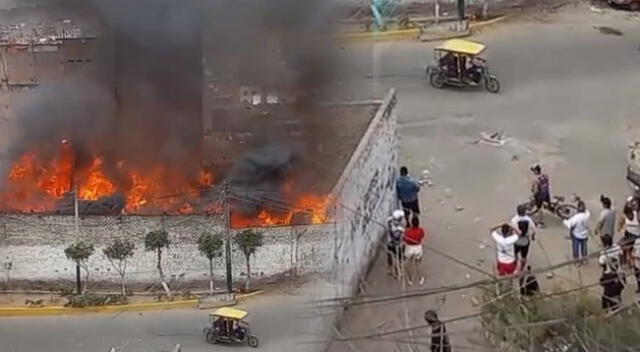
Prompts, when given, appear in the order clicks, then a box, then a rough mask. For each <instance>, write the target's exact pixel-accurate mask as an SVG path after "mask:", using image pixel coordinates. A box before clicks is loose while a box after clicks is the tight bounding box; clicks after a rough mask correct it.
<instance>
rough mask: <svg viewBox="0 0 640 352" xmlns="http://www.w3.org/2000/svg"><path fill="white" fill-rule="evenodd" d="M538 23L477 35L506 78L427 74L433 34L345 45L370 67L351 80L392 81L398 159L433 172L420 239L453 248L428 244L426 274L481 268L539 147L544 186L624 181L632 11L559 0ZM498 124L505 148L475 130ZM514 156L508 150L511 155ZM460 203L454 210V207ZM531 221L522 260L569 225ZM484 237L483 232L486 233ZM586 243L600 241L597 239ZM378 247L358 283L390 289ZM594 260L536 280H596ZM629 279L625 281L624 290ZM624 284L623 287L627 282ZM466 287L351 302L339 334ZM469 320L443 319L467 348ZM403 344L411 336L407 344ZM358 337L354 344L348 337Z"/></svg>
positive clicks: (545, 258) (467, 306) (622, 191)
mask: <svg viewBox="0 0 640 352" xmlns="http://www.w3.org/2000/svg"><path fill="white" fill-rule="evenodd" d="M548 19H549V20H550V21H548V22H546V23H534V22H525V23H523V22H522V21H521V22H519V23H510V24H504V25H500V26H498V27H495V28H492V29H489V30H486V31H485V32H484V33H483V34H482V35H480V36H479V37H477V38H475V39H477V40H480V41H483V42H486V43H487V44H488V45H489V50H488V51H487V58H488V59H489V64H490V66H491V67H492V68H493V71H494V73H495V74H497V75H498V77H499V78H500V80H501V82H502V86H503V92H502V93H501V94H499V95H492V94H490V93H487V92H486V91H483V90H478V91H472V90H460V89H444V90H437V89H434V88H432V87H429V86H427V85H426V84H425V81H424V65H425V63H427V62H428V61H429V60H430V59H431V55H432V53H431V49H432V47H433V44H423V43H385V44H378V45H375V46H370V45H369V46H364V45H363V46H356V47H348V48H345V49H344V50H343V51H344V55H345V56H346V57H350V58H353V59H354V61H353V62H354V63H356V62H360V63H361V62H365V63H366V64H364V65H363V64H354V65H353V66H352V67H351V68H350V71H353V72H359V74H361V75H362V76H366V75H369V76H370V77H371V78H369V79H368V80H367V83H366V84H362V83H358V85H360V86H363V87H365V89H364V90H363V91H362V93H361V94H363V96H366V95H372V96H375V95H379V94H381V93H382V92H384V91H385V90H386V89H388V88H389V87H397V88H398V92H399V110H400V112H399V122H400V136H401V142H400V146H401V160H402V162H403V163H404V164H406V165H408V166H409V168H410V169H411V170H412V171H413V173H414V174H415V175H416V176H419V175H420V173H421V171H422V170H423V169H429V170H430V171H431V173H432V175H433V181H434V183H435V186H434V187H432V188H427V189H425V190H424V191H423V192H422V199H421V200H422V204H423V211H424V214H423V216H422V219H423V221H424V222H426V226H427V228H428V230H429V234H428V237H427V242H428V245H431V246H433V247H434V248H436V249H438V250H439V251H441V252H444V253H445V254H447V255H449V256H450V257H453V258H455V259H456V260H457V261H463V262H465V263H466V264H467V265H469V266H470V267H471V268H470V267H468V266H464V265H461V264H459V263H457V262H456V261H454V260H451V258H447V257H444V256H442V255H440V254H437V253H435V252H433V251H426V258H425V261H424V264H425V269H426V270H428V272H429V275H428V282H427V284H426V287H439V286H443V285H452V284H458V283H466V282H471V281H475V280H479V279H482V278H485V277H486V275H484V274H483V273H482V272H481V271H486V272H491V271H492V270H493V268H492V267H493V263H494V256H495V254H494V250H493V249H492V248H491V247H490V245H491V241H490V240H489V237H488V231H487V229H488V228H489V227H490V226H492V225H494V224H495V223H497V222H499V221H503V220H506V219H507V218H508V217H510V215H511V214H513V212H514V207H515V205H516V204H518V203H521V202H523V201H524V200H526V199H527V196H528V194H527V190H528V182H529V180H528V177H529V174H528V166H529V165H530V164H531V163H533V162H534V161H541V162H542V163H543V165H544V166H545V167H546V169H547V171H548V172H549V173H550V175H551V178H552V188H553V192H555V193H558V194H564V195H569V194H571V193H573V192H576V193H578V194H580V195H581V196H582V197H583V198H584V199H585V200H586V201H587V202H588V206H589V208H590V209H591V210H592V211H593V212H595V213H599V210H600V208H599V204H598V198H599V195H600V194H601V193H605V194H609V195H611V196H613V197H614V199H616V200H618V204H619V201H620V200H622V199H623V198H624V197H626V195H627V192H628V189H627V187H626V183H625V181H624V172H625V165H626V160H625V159H626V155H627V147H626V146H627V144H628V142H629V140H630V139H631V135H632V134H634V133H635V135H636V136H638V137H640V117H639V115H638V111H640V100H638V99H637V90H638V87H640V85H639V83H638V82H640V71H639V70H638V69H637V67H638V64H640V51H638V50H639V47H638V45H640V31H638V28H639V27H638V25H639V24H640V18H638V17H637V16H636V17H631V16H630V15H629V14H628V13H625V12H617V13H614V12H607V13H604V14H596V13H592V12H590V11H589V10H588V9H587V6H584V7H579V8H570V9H565V10H564V11H563V12H562V13H561V14H559V15H558V16H554V17H552V18H548ZM594 25H599V26H602V25H605V26H611V27H615V28H618V29H620V30H622V31H623V32H624V35H623V36H612V35H603V34H601V33H600V32H599V31H597V30H596V29H594V28H593V26H594ZM499 129H502V130H503V131H504V132H506V133H507V134H509V135H510V136H512V137H513V141H512V142H511V143H509V144H508V145H506V146H504V147H502V148H496V147H491V146H486V145H478V144H473V143H472V142H473V141H475V140H477V139H478V138H479V137H480V133H481V132H482V131H487V132H488V131H496V130H499ZM514 156H515V157H514ZM457 205H462V206H463V207H464V210H463V211H461V212H457V211H455V210H454V209H455V207H456V206H457ZM548 224H549V227H548V228H547V229H546V230H544V231H541V233H540V234H539V241H538V242H539V244H541V245H542V246H540V245H539V244H536V245H534V247H533V248H532V254H531V255H532V258H531V259H532V265H533V266H534V267H543V266H547V265H549V263H550V262H553V263H557V262H561V261H564V260H566V259H568V258H569V253H570V252H569V243H568V241H566V240H565V239H564V235H565V234H566V230H564V229H563V228H561V226H560V223H559V222H558V221H557V220H555V219H548ZM483 242H484V244H483ZM590 245H591V248H592V249H594V250H595V249H597V248H598V247H599V244H596V241H595V240H592V241H591V243H590ZM384 266H385V265H384V263H383V262H382V261H380V262H379V263H378V265H376V267H375V269H374V270H373V272H372V274H371V276H370V278H369V281H368V290H367V293H373V294H380V293H395V292H398V291H401V288H399V286H398V284H397V283H395V282H394V281H392V280H391V279H390V278H389V277H388V276H386V275H385V269H384ZM597 274H598V268H597V267H596V265H594V264H591V265H590V266H589V267H587V268H586V269H583V270H581V271H580V275H579V273H578V271H577V270H576V269H575V268H568V269H566V270H561V271H558V272H557V273H556V277H555V278H554V279H552V280H546V279H544V278H541V279H542V285H543V287H544V289H546V290H549V289H552V288H553V287H555V286H557V285H578V284H580V282H582V283H585V284H586V283H593V282H596V278H597ZM628 291H632V290H628ZM629 293H630V292H629ZM477 294H478V292H477V291H474V290H467V291H464V292H456V293H452V294H448V295H441V296H437V297H429V298H420V299H413V300H410V301H407V302H404V303H403V304H387V305H384V306H380V307H371V308H361V309H352V310H350V311H349V314H348V316H347V320H346V322H345V323H344V324H343V326H344V327H345V328H344V330H345V332H344V333H345V334H346V335H359V334H368V333H371V332H372V331H373V330H376V329H377V330H385V329H393V328H400V327H403V326H407V325H416V324H422V323H423V320H422V314H423V312H424V311H425V310H426V309H427V308H436V309H438V311H439V312H440V314H441V315H442V316H443V317H445V318H451V317H458V316H463V315H466V314H469V313H470V312H473V308H472V306H471V303H470V298H471V296H473V295H477ZM475 324H476V323H475V322H473V321H469V320H467V321H462V322H459V323H455V324H452V325H451V326H449V330H450V331H455V332H459V334H456V335H454V336H452V339H453V344H454V345H456V346H459V347H460V348H458V350H463V349H464V348H477V347H478V345H479V343H481V342H480V340H481V339H479V337H478V336H477V335H475V334H468V333H464V331H467V330H469V329H473V328H474V327H476V325H475ZM427 337H428V334H427V332H426V331H416V332H413V333H412V334H407V335H405V336H393V337H387V338H386V339H383V340H377V341H371V340H369V341H364V342H363V341H360V342H355V343H354V344H352V345H350V346H347V345H346V344H334V346H333V349H332V350H333V351H354V350H355V349H359V350H361V351H365V350H366V351H371V352H378V351H379V352H383V351H392V350H394V348H398V349H397V350H396V351H420V350H423V349H424V346H420V345H415V344H414V345H413V346H409V344H406V343H402V342H399V341H398V339H400V340H402V339H404V340H407V339H413V340H418V341H422V342H427ZM411 347H413V349H411ZM354 348H355V349H354Z"/></svg>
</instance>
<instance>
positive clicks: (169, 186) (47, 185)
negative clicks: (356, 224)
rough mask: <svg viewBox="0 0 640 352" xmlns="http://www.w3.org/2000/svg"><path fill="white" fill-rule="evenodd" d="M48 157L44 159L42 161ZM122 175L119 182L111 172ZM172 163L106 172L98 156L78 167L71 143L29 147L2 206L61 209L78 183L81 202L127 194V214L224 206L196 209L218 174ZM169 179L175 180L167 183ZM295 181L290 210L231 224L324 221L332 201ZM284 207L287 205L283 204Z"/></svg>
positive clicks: (263, 212)
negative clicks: (49, 151)
mask: <svg viewBox="0 0 640 352" xmlns="http://www.w3.org/2000/svg"><path fill="white" fill-rule="evenodd" d="M43 159H44V160H45V161H43ZM114 172H115V173H117V174H118V175H117V178H118V181H119V182H116V181H115V179H113V178H110V177H109V175H111V174H113V173H114ZM176 172H177V171H176V170H174V169H171V168H168V167H162V166H157V167H154V168H149V169H146V170H144V171H142V170H139V169H135V168H132V167H129V165H127V163H126V162H125V161H120V162H118V163H117V164H116V168H115V170H111V172H109V173H107V172H106V170H105V164H104V160H103V158H101V157H100V156H98V155H95V156H93V159H92V160H91V163H90V165H89V166H88V167H83V168H81V169H79V168H77V165H76V155H75V153H74V151H73V149H72V148H71V146H70V145H69V144H68V143H63V145H62V146H61V149H60V151H59V152H58V153H57V155H55V156H54V157H52V158H50V160H48V161H47V160H46V158H43V157H41V156H39V155H38V153H36V152H33V151H30V152H27V153H25V154H24V155H23V156H22V157H21V158H19V159H18V160H17V161H16V162H15V163H14V165H13V167H12V168H11V170H10V172H9V174H8V177H7V182H5V187H4V189H2V190H0V201H1V202H0V210H10V211H18V212H47V211H52V210H55V209H56V202H57V201H58V200H60V199H62V198H64V197H65V196H66V195H72V192H73V191H74V188H76V187H77V190H78V198H79V199H80V200H87V201H95V200H99V199H101V198H103V197H110V196H113V195H115V194H122V195H123V196H124V200H125V207H124V211H123V212H124V213H127V214H140V213H154V212H155V213H158V212H164V213H169V214H193V213H196V212H203V213H211V212H219V211H220V210H221V207H220V204H217V205H216V204H208V205H204V208H205V209H203V206H201V205H200V206H199V207H198V209H196V208H195V207H194V204H200V203H196V202H195V201H196V200H198V197H199V196H200V194H201V191H202V190H203V189H208V188H210V187H212V186H213V185H214V184H215V183H214V182H215V179H214V175H213V173H212V172H210V171H208V170H201V172H200V174H199V175H196V177H194V178H197V179H196V180H191V181H189V180H184V179H183V178H184V175H182V174H179V173H176ZM167 180H171V181H170V182H168V181H167ZM294 186H295V180H294V179H288V180H287V181H286V182H284V183H283V185H282V193H283V194H284V195H285V198H287V199H294V200H295V201H293V202H291V203H292V204H293V205H290V206H288V207H286V209H287V210H286V211H283V210H282V209H280V210H275V209H270V208H268V207H265V208H262V209H260V210H259V212H258V213H257V214H254V215H251V216H249V215H245V214H240V213H235V212H233V213H232V214H231V225H232V226H233V227H235V228H238V227H260V226H286V225H291V224H292V223H293V221H294V220H293V219H294V214H302V215H303V216H304V217H305V218H306V219H307V220H306V221H307V222H310V223H313V224H322V223H325V222H326V221H327V220H328V218H327V208H328V205H329V199H328V198H327V197H322V196H316V195H311V194H305V195H302V196H297V197H294V196H292V194H293V189H294ZM279 208H282V206H280V207H279Z"/></svg>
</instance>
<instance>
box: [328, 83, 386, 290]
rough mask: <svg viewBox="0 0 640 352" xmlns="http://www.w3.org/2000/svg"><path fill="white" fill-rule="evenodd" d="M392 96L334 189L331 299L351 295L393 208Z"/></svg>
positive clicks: (362, 274) (375, 118)
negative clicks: (334, 226)
mask: <svg viewBox="0 0 640 352" xmlns="http://www.w3.org/2000/svg"><path fill="white" fill-rule="evenodd" d="M395 106H396V91H395V89H392V90H391V91H390V92H389V93H388V94H387V96H386V97H385V99H384V101H383V103H382V105H381V106H380V109H379V110H378V111H377V113H376V115H375V117H374V119H373V121H372V122H371V125H370V127H369V129H368V130H367V131H366V133H365V135H364V136H363V138H362V140H361V141H360V144H359V145H358V147H357V149H356V151H355V152H354V154H353V156H352V158H351V160H350V162H349V164H348V165H347V167H346V168H345V170H344V173H343V174H342V176H341V178H340V179H339V181H338V183H337V184H336V187H335V189H334V194H337V195H338V196H337V199H339V201H338V202H337V203H336V205H335V214H336V216H335V217H336V219H337V222H336V229H335V230H336V234H337V238H336V248H335V253H334V263H333V265H334V268H333V272H334V273H335V275H336V276H335V284H336V292H335V294H336V296H348V295H351V294H354V293H355V290H356V288H357V284H358V281H359V280H360V279H363V278H364V276H365V274H366V269H367V267H368V265H369V264H370V262H371V260H372V258H373V256H374V254H375V251H376V249H377V248H378V246H379V245H380V243H381V238H382V236H383V234H384V233H385V232H384V231H385V228H384V225H383V224H384V222H385V220H386V218H387V216H389V214H390V212H391V210H392V207H393V206H394V204H395V203H396V195H395V179H396V174H397V172H396V168H397V163H398V152H397V150H398V148H397V141H398V138H397V129H396V122H397V117H396V115H395Z"/></svg>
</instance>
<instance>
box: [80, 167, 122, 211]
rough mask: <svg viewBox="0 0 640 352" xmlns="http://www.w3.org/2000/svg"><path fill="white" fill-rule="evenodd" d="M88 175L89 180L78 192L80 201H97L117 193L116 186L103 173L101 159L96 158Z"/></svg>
mask: <svg viewBox="0 0 640 352" xmlns="http://www.w3.org/2000/svg"><path fill="white" fill-rule="evenodd" d="M87 174H88V176H87V179H86V181H85V183H84V184H83V185H82V187H80V189H79V192H78V194H79V196H78V197H79V198H80V199H86V200H97V199H99V198H100V197H104V196H110V195H112V194H113V193H115V191H116V185H115V184H114V183H113V182H111V180H109V179H108V178H107V177H106V176H105V175H104V173H103V172H102V159H101V158H99V157H94V159H93V164H92V165H91V167H90V168H89V170H88V172H87Z"/></svg>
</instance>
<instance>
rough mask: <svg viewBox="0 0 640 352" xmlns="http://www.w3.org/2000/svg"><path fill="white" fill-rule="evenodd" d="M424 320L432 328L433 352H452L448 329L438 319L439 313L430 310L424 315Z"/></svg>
mask: <svg viewBox="0 0 640 352" xmlns="http://www.w3.org/2000/svg"><path fill="white" fill-rule="evenodd" d="M424 320H425V321H426V322H427V323H428V324H429V326H430V327H431V352H451V344H450V343H449V336H448V335H447V327H446V326H445V325H444V323H443V322H442V321H441V320H440V318H438V313H436V312H435V311H434V310H432V309H429V310H428V311H426V312H425V313H424Z"/></svg>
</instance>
